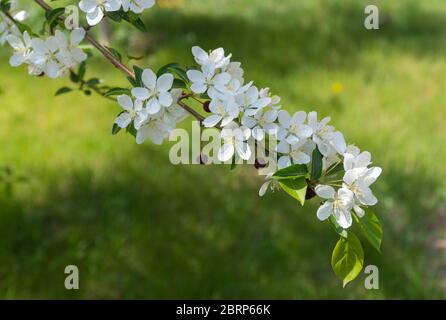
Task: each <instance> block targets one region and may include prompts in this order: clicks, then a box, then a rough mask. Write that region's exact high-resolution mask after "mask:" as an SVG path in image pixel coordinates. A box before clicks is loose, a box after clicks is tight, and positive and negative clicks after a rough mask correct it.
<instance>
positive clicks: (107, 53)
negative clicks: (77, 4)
mask: <svg viewBox="0 0 446 320" xmlns="http://www.w3.org/2000/svg"><path fill="white" fill-rule="evenodd" d="M34 1H35V2H36V3H37V4H38V5H39V6H41V7H42V8H43V9H44V10H45V11H50V10H53V8H52V7H51V6H49V5H48V4H47V3H46V2H45V1H44V0H34ZM59 20H61V21H65V17H64V16H60V17H59ZM84 29H85V30H86V33H85V39H87V41H88V42H90V43H91V44H92V45H93V47H95V48H96V49H97V50H98V51H99V52H100V53H101V54H102V55H103V56H104V57H105V58H106V59H107V60H108V61H110V62H111V63H112V64H113V65H114V66H115V67H116V68H118V69H119V70H121V71H122V72H123V73H125V74H126V75H127V76H128V77H131V78H133V79H135V73H134V72H133V71H132V70H131V69H130V68H128V67H127V66H126V65H124V64H123V63H122V62H121V61H119V60H118V59H117V58H116V57H115V56H114V55H113V54H112V53H111V52H110V50H108V49H107V48H106V47H104V46H103V45H102V44H100V43H99V42H98V41H97V40H96V39H95V38H94V37H93V36H92V35H91V34H90V33H89V30H88V28H84ZM178 105H179V106H180V107H181V108H183V109H184V110H186V111H187V112H188V113H190V114H191V115H192V116H194V117H195V118H196V119H197V120H198V121H200V122H201V121H203V119H204V118H203V116H202V115H200V114H199V113H198V112H197V111H195V110H194V109H192V108H191V107H189V106H187V105H185V104H184V103H182V102H179V103H178Z"/></svg>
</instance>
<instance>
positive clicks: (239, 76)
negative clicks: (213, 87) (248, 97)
mask: <svg viewBox="0 0 446 320" xmlns="http://www.w3.org/2000/svg"><path fill="white" fill-rule="evenodd" d="M241 65H242V64H241V63H240V62H230V63H229V64H228V66H227V67H226V68H224V69H223V71H224V72H226V73H229V74H230V75H231V78H232V79H235V80H238V81H239V82H240V83H244V82H245V79H244V78H243V75H244V74H245V71H244V70H243V69H242V67H241Z"/></svg>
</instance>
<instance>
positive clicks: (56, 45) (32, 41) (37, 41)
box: [7, 28, 87, 79]
mask: <svg viewBox="0 0 446 320" xmlns="http://www.w3.org/2000/svg"><path fill="white" fill-rule="evenodd" d="M84 37H85V30H84V29H82V28H77V29H74V30H72V31H71V32H70V34H69V36H68V37H67V35H66V34H65V33H64V32H62V31H60V30H56V31H55V33H54V35H51V36H49V37H47V38H44V39H42V38H38V37H31V36H30V35H29V33H28V32H27V31H25V32H23V34H20V33H15V34H10V35H8V36H7V41H8V43H9V44H10V46H11V47H12V48H13V49H14V54H13V55H12V57H11V58H10V60H9V63H10V64H11V66H13V67H17V66H20V65H22V64H26V65H28V72H29V74H31V75H41V74H46V75H47V76H48V77H49V78H52V79H55V78H59V77H63V76H64V75H65V74H66V73H67V72H68V71H69V70H70V69H72V68H75V67H77V66H78V65H79V64H80V63H81V62H82V61H84V60H86V59H87V54H86V53H85V52H84V51H83V50H82V49H81V48H79V44H80V42H81V41H82V40H83V39H84Z"/></svg>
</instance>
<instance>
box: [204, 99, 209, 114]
mask: <svg viewBox="0 0 446 320" xmlns="http://www.w3.org/2000/svg"><path fill="white" fill-rule="evenodd" d="M210 104H211V102H210V101H205V102H204V103H203V109H204V111H206V112H211V109H209V105H210Z"/></svg>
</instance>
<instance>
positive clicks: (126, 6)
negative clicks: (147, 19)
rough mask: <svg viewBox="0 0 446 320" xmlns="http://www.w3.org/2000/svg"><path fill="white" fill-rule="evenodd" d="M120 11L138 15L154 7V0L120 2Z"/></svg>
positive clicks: (122, 0) (123, 0) (124, 0)
mask: <svg viewBox="0 0 446 320" xmlns="http://www.w3.org/2000/svg"><path fill="white" fill-rule="evenodd" d="M121 2H122V9H123V10H124V11H125V12H127V11H129V10H130V11H133V12H134V13H137V14H140V13H142V12H143V11H144V10H145V9H149V8H151V7H153V6H154V5H155V0H121Z"/></svg>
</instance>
